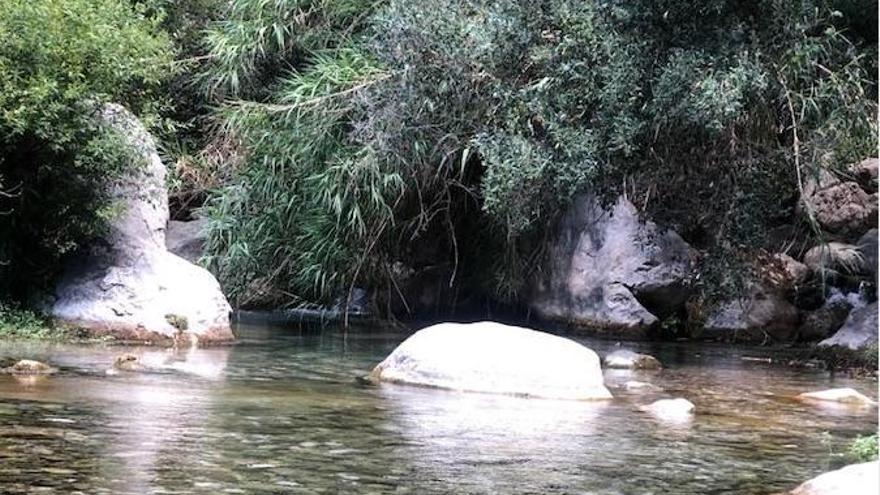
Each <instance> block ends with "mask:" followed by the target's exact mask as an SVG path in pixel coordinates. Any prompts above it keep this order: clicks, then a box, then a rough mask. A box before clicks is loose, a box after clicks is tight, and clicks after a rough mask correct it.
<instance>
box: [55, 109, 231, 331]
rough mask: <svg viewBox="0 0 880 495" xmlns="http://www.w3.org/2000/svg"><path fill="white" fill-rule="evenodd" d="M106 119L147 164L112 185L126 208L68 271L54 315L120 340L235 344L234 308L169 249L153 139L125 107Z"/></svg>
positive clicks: (108, 112)
mask: <svg viewBox="0 0 880 495" xmlns="http://www.w3.org/2000/svg"><path fill="white" fill-rule="evenodd" d="M102 116H103V118H104V119H105V120H106V121H107V122H109V123H110V124H111V125H112V126H114V127H115V128H118V129H119V130H120V131H121V132H122V133H123V135H124V136H126V139H128V140H129V142H130V143H131V144H132V145H133V146H134V147H135V148H136V149H137V150H138V151H139V152H140V153H141V157H142V158H143V159H142V160H140V161H139V162H138V163H136V164H134V166H133V170H132V172H130V173H129V174H128V175H127V176H126V177H123V178H122V179H120V180H119V181H117V182H116V183H115V184H113V185H112V186H111V190H110V194H111V196H112V198H113V199H114V200H115V201H116V202H117V203H118V204H119V205H121V206H122V207H123V211H122V212H121V214H120V215H119V216H118V217H116V218H115V219H114V220H113V221H112V222H111V225H110V229H109V232H108V233H107V234H106V235H105V236H104V238H103V239H101V240H100V242H98V243H96V244H95V245H94V246H93V247H92V248H91V249H90V251H89V252H88V253H86V254H84V255H82V256H80V257H78V258H76V259H74V260H73V261H72V262H71V263H70V264H69V266H68V267H67V268H66V272H65V274H64V276H63V277H62V279H61V281H60V282H59V284H58V286H57V288H56V293H55V296H56V299H55V302H54V304H53V305H52V307H51V314H52V315H53V316H54V317H55V318H56V319H58V320H60V321H61V322H62V323H68V324H72V325H75V326H78V327H81V328H85V329H87V330H89V331H91V332H92V333H94V334H108V335H112V336H114V337H117V338H121V339H131V340H151V341H152V340H168V339H178V338H180V337H181V336H182V335H183V334H186V337H187V338H186V340H187V341H188V342H192V341H199V342H216V341H226V340H231V339H232V338H233V335H232V331H231V329H230V326H229V312H230V310H231V308H230V306H229V303H228V302H227V301H226V298H225V297H224V296H223V293H222V292H221V290H220V285H219V284H218V283H217V280H216V279H215V278H214V276H213V275H211V274H210V273H209V272H208V271H207V270H204V269H202V268H200V267H198V266H195V265H193V264H191V263H190V262H188V261H186V260H184V259H183V258H180V257H178V256H176V255H174V254H171V253H170V252H168V251H167V249H166V247H165V226H166V223H167V222H168V198H167V194H166V191H165V167H164V165H162V161H161V160H160V159H159V155H158V154H157V152H156V147H155V144H154V143H153V140H152V138H151V137H150V135H149V133H147V131H146V129H144V127H143V126H142V125H141V123H140V122H138V120H137V119H136V118H135V117H134V116H133V115H132V114H131V113H129V112H128V111H127V110H126V109H125V108H123V107H121V106H119V105H108V106H106V107H105V108H104V111H103V114H102ZM141 161H142V162H143V163H140V162H141ZM181 323H183V324H181ZM184 327H185V328H184Z"/></svg>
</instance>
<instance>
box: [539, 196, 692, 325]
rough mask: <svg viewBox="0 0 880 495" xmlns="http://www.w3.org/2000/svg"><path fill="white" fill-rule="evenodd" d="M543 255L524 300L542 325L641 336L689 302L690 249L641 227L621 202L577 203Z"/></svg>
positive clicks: (672, 236) (674, 237)
mask: <svg viewBox="0 0 880 495" xmlns="http://www.w3.org/2000/svg"><path fill="white" fill-rule="evenodd" d="M549 252H550V256H549V257H548V259H549V263H548V266H547V270H546V272H545V273H544V274H543V276H542V278H540V279H539V280H538V281H537V282H536V284H535V286H534V287H533V291H532V297H531V298H530V301H529V304H530V306H531V307H532V309H533V310H534V311H536V312H537V313H538V314H539V315H540V316H542V317H544V318H548V319H555V320H563V321H567V322H571V323H574V324H577V325H579V326H582V327H585V328H590V329H594V330H628V331H630V332H632V333H634V334H640V333H643V332H644V331H645V330H646V329H647V328H649V327H650V326H651V325H653V324H655V323H656V322H657V321H658V315H661V316H662V315H663V314H666V313H671V312H673V311H675V310H676V309H678V308H680V307H681V306H682V305H683V304H684V302H685V300H686V299H687V296H688V280H689V276H690V274H691V261H692V256H693V254H692V250H691V249H690V247H689V246H688V245H687V243H685V242H684V240H682V239H681V237H679V236H678V234H676V233H675V232H672V231H669V230H666V231H664V230H661V229H660V228H658V227H657V226H656V225H654V224H653V223H651V222H642V221H641V220H640V219H639V216H638V214H637V212H636V209H635V207H634V206H633V205H632V204H631V203H630V202H629V201H627V200H626V199H625V198H623V197H621V198H619V199H618V201H617V202H616V204H614V205H613V206H611V207H610V208H604V207H603V206H602V205H601V204H600V202H599V201H598V200H597V199H596V198H595V197H594V196H592V195H582V196H579V197H578V198H576V199H575V201H574V202H573V205H572V207H571V208H570V209H569V211H568V212H567V213H566V215H565V216H564V217H563V219H562V221H561V223H560V228H559V231H558V233H557V235H556V237H555V239H554V241H553V242H552V244H551V246H550V250H549Z"/></svg>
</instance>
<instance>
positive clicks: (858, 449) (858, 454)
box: [848, 433, 878, 462]
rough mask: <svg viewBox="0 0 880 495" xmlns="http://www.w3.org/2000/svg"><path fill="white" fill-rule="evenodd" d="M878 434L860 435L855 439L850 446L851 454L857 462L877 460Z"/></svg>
mask: <svg viewBox="0 0 880 495" xmlns="http://www.w3.org/2000/svg"><path fill="white" fill-rule="evenodd" d="M877 452H878V450H877V434H876V433H875V434H873V435H868V436H866V437H863V436H859V437H858V438H856V439H855V440H853V443H852V445H850V447H849V452H848V454H849V456H850V457H852V458H853V459H855V460H856V462H870V461H876V460H877Z"/></svg>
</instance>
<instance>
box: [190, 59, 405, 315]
mask: <svg viewBox="0 0 880 495" xmlns="http://www.w3.org/2000/svg"><path fill="white" fill-rule="evenodd" d="M311 62H312V63H311V65H310V66H309V67H308V68H307V69H305V70H303V71H300V72H297V73H295V74H292V75H291V76H290V77H289V78H287V79H286V80H284V81H283V82H282V83H281V84H279V88H280V89H279V91H278V95H277V96H278V99H277V103H260V102H253V101H249V102H244V101H239V102H235V103H232V104H230V105H228V106H227V107H226V108H225V109H224V110H223V115H224V117H225V119H226V120H225V121H226V126H225V129H224V132H226V133H228V134H229V135H232V136H235V138H236V139H238V140H240V142H241V143H242V147H243V148H245V149H246V156H247V164H246V166H244V167H243V169H242V171H241V173H240V174H239V176H238V177H237V180H236V181H235V182H234V183H233V184H232V185H230V186H229V187H227V188H226V189H224V190H223V192H222V194H221V195H219V196H218V197H217V198H215V201H213V202H211V203H210V204H209V207H208V208H207V212H208V214H209V216H210V218H211V219H212V222H211V223H210V230H209V236H208V244H207V246H206V247H207V250H208V252H209V253H215V255H214V256H211V257H209V258H208V262H209V266H210V267H212V268H213V269H214V270H215V272H216V273H217V274H218V275H219V278H220V279H221V281H223V282H225V283H226V286H227V290H228V291H229V294H230V296H231V297H232V298H233V300H236V301H238V302H239V303H241V304H246V303H249V302H251V303H252V302H253V301H254V300H257V301H262V302H264V303H265V302H268V301H270V300H271V301H275V302H277V301H278V299H279V297H280V298H281V300H282V301H286V302H290V301H291V300H292V301H298V300H299V297H298V296H299V295H300V294H308V295H309V296H310V298H312V299H320V298H322V297H326V296H329V295H330V292H331V289H334V288H339V285H340V283H341V281H340V279H341V278H342V276H343V274H344V273H346V271H347V270H356V269H357V267H356V266H354V265H353V264H350V260H351V259H352V258H353V257H354V256H356V254H355V253H354V252H353V251H352V250H353V249H355V248H357V247H360V245H359V244H358V243H357V242H356V241H357V240H364V239H368V238H369V237H370V236H373V235H375V234H376V232H375V231H374V228H380V225H381V223H382V221H383V219H387V218H390V213H391V208H390V206H389V204H390V202H391V201H393V198H394V196H395V195H396V194H398V192H399V190H400V184H399V178H398V177H397V176H396V175H395V174H394V173H393V172H389V171H386V170H384V169H382V168H378V167H377V166H376V165H377V163H376V162H375V161H374V160H370V156H369V153H368V150H357V149H355V148H352V147H351V146H350V145H349V144H348V141H347V133H348V118H349V115H350V112H351V109H350V108H349V106H348V100H347V99H346V98H344V96H345V95H346V94H350V93H351V92H353V91H356V90H357V89H358V88H359V87H362V86H365V85H369V84H371V83H372V82H374V81H376V80H378V79H380V78H381V77H384V76H383V74H382V72H381V71H380V69H379V68H378V67H377V66H376V65H375V64H374V62H372V61H371V60H369V59H367V58H365V57H364V56H363V55H362V54H360V53H359V52H357V51H355V50H351V49H347V48H340V49H336V50H330V51H322V52H318V53H315V54H314V55H313V58H312V60H311ZM304 248H306V249H304ZM217 254H219V255H217ZM254 281H256V284H254V283H253V282H254ZM279 294H281V296H279Z"/></svg>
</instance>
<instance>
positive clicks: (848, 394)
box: [797, 388, 877, 405]
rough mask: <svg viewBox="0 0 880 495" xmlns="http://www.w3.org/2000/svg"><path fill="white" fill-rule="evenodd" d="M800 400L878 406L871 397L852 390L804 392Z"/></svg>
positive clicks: (799, 397)
mask: <svg viewBox="0 0 880 495" xmlns="http://www.w3.org/2000/svg"><path fill="white" fill-rule="evenodd" d="M797 398H798V399H801V400H806V401H819V402H840V403H844V404H857V405H872V404H877V403H876V402H874V401H873V400H871V399H870V398H869V397H867V396H865V395H863V394H861V393H859V392H858V391H856V390H853V389H851V388H832V389H829V390H821V391H819V392H804V393H802V394H800V395H798V396H797Z"/></svg>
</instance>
